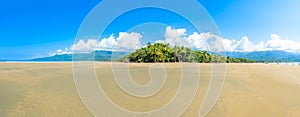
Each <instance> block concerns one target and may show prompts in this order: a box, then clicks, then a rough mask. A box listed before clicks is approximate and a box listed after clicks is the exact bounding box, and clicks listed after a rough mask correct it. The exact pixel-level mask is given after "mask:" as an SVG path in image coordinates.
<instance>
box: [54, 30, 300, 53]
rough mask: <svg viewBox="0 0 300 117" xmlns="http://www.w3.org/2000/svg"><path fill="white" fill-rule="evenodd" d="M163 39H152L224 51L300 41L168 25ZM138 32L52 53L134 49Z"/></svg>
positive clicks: (296, 47)
mask: <svg viewBox="0 0 300 117" xmlns="http://www.w3.org/2000/svg"><path fill="white" fill-rule="evenodd" d="M164 36H165V37H164V39H163V40H157V41H156V43H166V44H167V43H168V44H170V46H175V45H177V46H186V47H190V48H193V49H198V50H208V51H219V52H220V51H226V52H252V51H269V50H281V51H288V52H300V43H297V42H295V41H292V40H287V39H282V38H281V37H280V36H278V35H277V34H271V35H270V39H269V40H267V41H260V42H259V43H257V44H255V43H253V42H251V39H249V38H248V37H247V36H243V37H241V39H228V38H222V37H220V36H218V35H214V34H212V33H207V32H206V33H205V32H204V33H197V32H194V33H192V34H190V35H188V34H187V33H186V29H185V28H178V29H175V28H172V27H170V26H168V27H167V28H166V30H165V34H164ZM141 38H142V35H141V34H140V33H137V32H131V33H126V32H120V33H119V35H118V37H116V36H114V34H112V35H110V36H109V37H107V38H103V39H101V40H100V41H97V40H96V39H88V40H87V41H84V40H79V41H78V42H77V43H75V44H74V45H72V46H71V47H70V48H69V49H68V48H65V49H58V50H57V51H56V52H55V54H68V53H71V52H72V51H74V52H91V51H94V50H134V49H137V48H139V47H141V46H143V45H141Z"/></svg>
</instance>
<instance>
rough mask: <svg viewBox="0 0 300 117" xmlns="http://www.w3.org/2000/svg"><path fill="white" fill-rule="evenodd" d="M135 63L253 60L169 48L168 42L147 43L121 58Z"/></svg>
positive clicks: (235, 61)
mask: <svg viewBox="0 0 300 117" xmlns="http://www.w3.org/2000/svg"><path fill="white" fill-rule="evenodd" d="M126 59H127V60H129V62H137V63H156V62H199V63H222V62H227V63H241V62H245V63H252V62H254V61H252V60H249V59H245V58H230V57H229V56H228V57H223V56H221V55H220V54H209V53H208V52H207V51H202V50H196V51H194V50H192V49H190V48H187V47H183V46H181V47H180V46H175V47H173V48H171V47H170V46H169V44H162V43H155V44H151V43H148V45H147V46H146V47H142V48H140V49H138V50H136V51H135V52H132V53H130V54H129V55H127V56H126V57H125V58H124V59H123V60H126Z"/></svg>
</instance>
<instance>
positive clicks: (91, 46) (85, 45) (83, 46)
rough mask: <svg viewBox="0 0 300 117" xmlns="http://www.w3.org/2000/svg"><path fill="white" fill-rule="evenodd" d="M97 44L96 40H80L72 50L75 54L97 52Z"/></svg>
mask: <svg viewBox="0 0 300 117" xmlns="http://www.w3.org/2000/svg"><path fill="white" fill-rule="evenodd" d="M97 43H98V42H97V40H96V39H88V40H87V41H86V42H85V41H84V40H79V41H78V42H77V43H75V44H74V45H72V46H71V50H73V51H74V52H91V51H93V50H95V48H96V46H97Z"/></svg>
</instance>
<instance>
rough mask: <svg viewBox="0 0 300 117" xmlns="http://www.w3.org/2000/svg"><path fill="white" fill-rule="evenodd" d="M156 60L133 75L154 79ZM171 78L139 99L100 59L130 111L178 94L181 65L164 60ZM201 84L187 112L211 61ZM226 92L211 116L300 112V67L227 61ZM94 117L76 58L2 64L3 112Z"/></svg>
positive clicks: (191, 112) (290, 116)
mask: <svg viewBox="0 0 300 117" xmlns="http://www.w3.org/2000/svg"><path fill="white" fill-rule="evenodd" d="M150 65H151V64H130V71H131V73H132V76H133V79H134V80H135V81H136V82H137V83H139V84H142V85H143V84H147V83H148V82H149V81H150V77H149V76H148V73H147V72H148V69H147V67H149V66H150ZM163 65H164V66H166V68H167V73H168V78H167V81H166V84H165V86H164V88H163V89H162V90H161V91H160V92H159V93H157V94H156V95H155V96H152V97H149V98H137V97H133V96H131V95H128V94H126V93H124V92H123V91H121V89H120V88H119V87H118V86H117V84H116V83H115V82H114V80H113V78H112V76H113V75H112V71H111V67H110V63H96V71H97V75H98V76H99V82H100V83H101V85H102V86H103V88H104V89H105V92H106V93H107V95H108V97H109V98H110V99H111V100H112V101H113V102H114V103H116V104H117V105H119V106H120V107H123V108H126V109H128V110H131V111H139V112H143V111H150V110H153V109H156V108H159V107H161V106H163V105H164V104H166V103H167V102H169V101H170V100H171V99H172V97H174V95H175V93H176V90H177V88H178V84H179V81H180V77H179V76H180V74H179V73H180V68H179V65H178V64H163ZM199 65H200V68H201V71H200V74H201V78H200V82H199V83H200V85H199V89H198V92H197V94H196V97H195V99H194V100H193V102H192V104H191V105H190V106H189V108H188V109H187V111H186V112H185V113H184V114H183V116H186V117H191V116H197V115H198V110H199V108H200V105H201V103H202V99H203V97H204V95H205V92H206V90H207V87H208V83H209V81H210V74H211V64H199ZM226 72H227V74H226V81H225V84H224V88H223V91H222V94H221V96H220V98H219V100H218V102H217V104H216V105H215V107H214V108H213V109H212V110H211V112H210V113H208V115H207V116H208V117H248V116H249V117H285V116H286V117H299V116H300V66H284V65H268V64H227V71H226ZM5 116H12V117H14V116H19V117H23V116H26V117H27V116H29V117H41V116H51V117H52V116H62V117H65V116H72V117H76V116H80V117H86V116H92V115H91V114H90V113H89V112H88V111H87V109H86V108H85V107H84V105H83V103H82V102H81V101H80V97H79V96H78V94H77V92H76V88H75V85H74V82H73V73H72V64H71V63H0V117H5Z"/></svg>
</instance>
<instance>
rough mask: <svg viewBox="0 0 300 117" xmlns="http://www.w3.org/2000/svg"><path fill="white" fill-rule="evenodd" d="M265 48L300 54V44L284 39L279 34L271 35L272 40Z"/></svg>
mask: <svg viewBox="0 0 300 117" xmlns="http://www.w3.org/2000/svg"><path fill="white" fill-rule="evenodd" d="M265 47H266V48H269V49H271V50H283V51H288V52H300V43H297V42H295V41H292V40H287V39H282V38H280V37H279V36H278V35H277V34H271V39H270V40H268V41H267V42H266V43H265Z"/></svg>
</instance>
